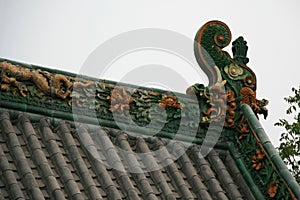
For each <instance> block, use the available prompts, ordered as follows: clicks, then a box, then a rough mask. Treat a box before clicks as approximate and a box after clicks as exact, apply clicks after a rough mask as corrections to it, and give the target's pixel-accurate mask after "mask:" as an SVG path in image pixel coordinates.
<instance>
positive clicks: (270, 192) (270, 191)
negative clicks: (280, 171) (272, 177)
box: [268, 181, 278, 198]
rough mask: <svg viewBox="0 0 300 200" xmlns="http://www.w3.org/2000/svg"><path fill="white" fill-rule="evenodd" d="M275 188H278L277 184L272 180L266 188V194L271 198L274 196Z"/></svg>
mask: <svg viewBox="0 0 300 200" xmlns="http://www.w3.org/2000/svg"><path fill="white" fill-rule="evenodd" d="M277 189H278V184H277V183H275V181H272V183H271V184H270V186H269V189H268V194H269V196H270V197H271V198H274V197H275V196H276V193H277Z"/></svg>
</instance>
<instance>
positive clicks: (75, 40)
mask: <svg viewBox="0 0 300 200" xmlns="http://www.w3.org/2000/svg"><path fill="white" fill-rule="evenodd" d="M299 8H300V2H299V1H297V0H289V1H283V0H281V1H279V0H273V1H271V0H263V1H258V0H255V1H254V0H252V1H237V0H236V1H233V0H227V1H200V0H188V1H183V0H181V1H176V0H163V1H157V0H152V1H145V0H126V1H121V0H119V1H116V0H110V1H101V0H98V1H74V0H73V1H61V0H53V1H37V0H36V1H33V0H26V1H16V0H0V25H1V26H0V57H2V58H9V59H13V60H16V61H23V62H27V63H32V64H38V65H41V66H47V67H52V68H59V69H62V70H65V71H71V72H75V73H78V72H79V71H80V70H81V66H82V65H83V63H84V62H85V60H86V59H87V57H88V56H89V55H90V53H91V52H93V50H95V48H97V47H98V46H99V45H101V44H102V43H103V42H105V41H107V40H109V39H110V38H112V37H113V36H116V35H118V34H121V33H124V32H127V31H132V30H136V29H140V28H159V29H167V30H171V31H175V32H177V33H180V34H182V35H185V36H186V37H187V38H190V39H193V38H194V36H195V34H196V32H197V30H198V29H199V28H200V27H201V26H202V25H203V24H204V23H206V22H207V21H209V20H214V19H216V20H221V21H223V22H225V23H226V24H227V25H228V26H229V27H230V29H231V32H232V35H233V39H235V38H237V37H238V36H240V35H242V36H244V38H245V39H246V40H247V42H248V46H249V51H248V57H249V58H250V62H249V63H248V66H250V67H251V68H252V69H253V71H254V72H255V73H256V75H257V79H258V89H257V95H258V98H266V99H268V100H269V101H270V105H269V106H268V109H269V117H268V119H267V120H263V119H261V122H262V124H263V126H264V127H265V130H266V131H267V133H268V134H269V137H270V138H271V139H272V141H273V143H274V145H275V146H277V145H278V143H279V142H278V138H279V136H280V133H281V131H282V129H280V128H278V127H274V126H273V125H274V123H275V122H276V121H278V119H279V118H283V117H285V110H286V108H287V106H288V105H287V104H286V103H285V102H284V100H283V98H284V97H285V96H288V95H290V94H291V87H292V86H298V85H299V74H300V73H299V72H300V70H299V69H300V66H299V58H300V54H299V50H298V48H299V46H300V28H299V27H300V26H299V25H300V24H299V19H300V13H299ZM230 49H231V47H230V48H228V51H229V52H230V53H231V50H230ZM192 53H193V47H192V46H191V54H192ZM160 56H161V55H160ZM166 56H167V55H166ZM125 61H128V60H126V59H125V60H123V61H122V62H123V63H124V62H125ZM131 61H132V59H131ZM122 62H121V63H122ZM127 63H128V62H127ZM129 63H130V62H129ZM140 64H149V63H140ZM156 64H159V63H156ZM164 65H165V64H164ZM169 67H171V66H169ZM190 73H191V74H190V76H191V77H194V78H195V74H193V72H192V71H191V72H190ZM199 82H201V80H200V81H199Z"/></svg>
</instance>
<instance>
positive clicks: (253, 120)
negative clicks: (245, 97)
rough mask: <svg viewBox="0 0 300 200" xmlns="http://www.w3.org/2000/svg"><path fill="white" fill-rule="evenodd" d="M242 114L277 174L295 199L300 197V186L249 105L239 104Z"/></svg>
mask: <svg viewBox="0 0 300 200" xmlns="http://www.w3.org/2000/svg"><path fill="white" fill-rule="evenodd" d="M240 108H241V110H242V112H243V114H244V115H245V117H246V118H247V119H248V122H249V125H250V126H251V127H252V128H253V130H254V132H255V133H256V134H257V136H258V138H259V140H260V142H261V144H262V146H263V147H264V149H265V151H266V153H267V154H268V155H269V157H270V159H271V162H272V163H273V164H274V166H275V167H276V169H277V171H278V172H279V175H280V176H281V178H282V179H283V180H284V182H285V183H286V184H287V186H288V187H289V188H290V189H291V191H292V192H293V194H294V195H295V196H296V198H297V199H300V186H299V184H298V183H297V181H296V180H295V178H294V177H293V176H292V174H291V173H290V171H289V170H288V168H287V166H286V165H285V164H284V162H283V161H282V159H281V157H280V155H279V153H278V151H277V150H276V149H275V148H274V146H273V145H272V143H271V141H270V139H269V138H268V136H267V134H266V132H265V131H264V129H263V127H262V125H261V124H260V122H259V121H258V119H257V117H256V116H255V114H254V112H253V110H252V109H251V107H250V106H249V105H246V104H242V105H241V106H240Z"/></svg>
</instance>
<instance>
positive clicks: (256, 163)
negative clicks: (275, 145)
mask: <svg viewBox="0 0 300 200" xmlns="http://www.w3.org/2000/svg"><path fill="white" fill-rule="evenodd" d="M264 158H265V154H264V153H263V152H261V151H259V150H255V155H254V156H252V167H253V168H254V169H256V170H260V169H261V168H262V167H263V166H264V161H263V160H264Z"/></svg>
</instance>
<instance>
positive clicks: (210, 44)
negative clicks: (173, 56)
mask: <svg viewBox="0 0 300 200" xmlns="http://www.w3.org/2000/svg"><path fill="white" fill-rule="evenodd" d="M230 42H231V32H230V30H229V28H228V26H227V25H226V24H225V23H223V22H221V21H210V22H208V23H206V24H205V25H203V26H202V27H201V28H200V30H199V31H198V32H197V34H196V37H195V43H194V52H195V57H196V59H197V62H198V64H199V66H200V67H201V68H202V69H203V71H204V72H205V73H206V75H207V76H208V79H209V87H207V90H208V91H209V90H210V89H211V88H215V87H216V86H220V82H221V81H222V83H223V85H222V84H221V86H222V87H223V88H224V90H225V92H226V94H227V112H226V120H225V123H226V124H225V125H226V126H227V127H233V126H234V125H235V122H236V121H237V119H238V118H239V116H238V114H237V113H238V112H236V111H237V109H238V106H239V105H240V104H243V103H246V104H249V105H250V106H251V107H252V109H253V110H254V112H255V113H257V114H264V116H266V115H267V109H266V108H265V107H264V106H265V105H266V102H267V101H265V100H262V101H260V100H257V99H256V76H255V74H254V72H253V71H252V70H251V69H250V68H249V67H248V66H247V65H246V64H247V63H248V62H249V59H248V58H247V50H248V47H247V42H246V41H245V40H244V38H243V37H239V38H238V39H236V40H235V41H234V42H233V43H232V45H233V47H232V51H233V58H232V57H231V56H230V55H229V53H227V52H226V51H223V50H222V49H223V48H224V47H226V46H228V45H229V44H230ZM220 77H221V80H220ZM196 88H197V87H192V90H193V91H195V92H196V93H197V90H196ZM188 92H191V88H189V89H188ZM198 93H199V91H198ZM211 106H213V105H211Z"/></svg>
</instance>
